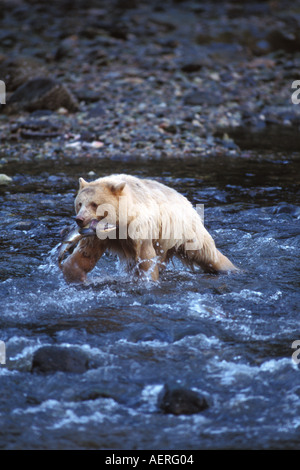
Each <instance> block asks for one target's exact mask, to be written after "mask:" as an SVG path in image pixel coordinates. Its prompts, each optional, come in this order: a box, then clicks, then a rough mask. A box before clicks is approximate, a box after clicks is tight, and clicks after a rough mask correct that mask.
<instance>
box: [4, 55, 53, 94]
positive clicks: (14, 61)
mask: <svg viewBox="0 0 300 470" xmlns="http://www.w3.org/2000/svg"><path fill="white" fill-rule="evenodd" d="M47 73H48V72H47V70H46V67H45V66H44V64H42V62H41V61H40V60H38V59H35V58H33V57H14V58H8V59H6V60H4V61H3V62H1V70H0V80H3V81H4V82H5V85H6V90H7V91H15V90H16V89H17V88H18V87H20V86H21V85H23V84H24V83H25V82H26V81H27V80H29V79H33V78H36V77H40V76H47Z"/></svg>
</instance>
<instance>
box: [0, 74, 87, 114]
mask: <svg viewBox="0 0 300 470" xmlns="http://www.w3.org/2000/svg"><path fill="white" fill-rule="evenodd" d="M59 108H65V109H67V110H68V111H71V112H74V111H76V110H77V109H78V102H77V99H76V98H75V96H74V95H73V94H72V93H71V92H70V90H69V89H68V88H67V87H66V86H65V85H63V84H61V83H59V82H58V81H56V80H54V79H52V78H48V77H38V78H33V79H30V80H28V81H27V82H25V83H24V84H23V85H21V86H20V87H19V88H17V90H16V91H15V92H14V93H13V94H12V95H11V96H10V98H9V99H8V101H7V109H6V112H10V113H15V112H18V111H20V110H26V111H35V110H39V109H48V110H50V111H56V110H58V109H59Z"/></svg>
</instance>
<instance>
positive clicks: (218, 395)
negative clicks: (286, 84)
mask: <svg viewBox="0 0 300 470" xmlns="http://www.w3.org/2000/svg"><path fill="white" fill-rule="evenodd" d="M5 170H6V172H7V173H8V174H13V175H14V178H13V182H12V183H11V184H10V185H9V186H5V187H4V186H1V187H0V190H1V192H0V199H1V215H0V223H1V245H0V251H1V258H0V276H1V278H0V280H1V283H0V296H1V316H0V326H1V330H0V331H1V333H0V334H1V336H0V340H1V341H3V342H4V343H1V344H2V346H3V344H4V346H5V359H6V361H5V364H2V365H1V366H0V384H1V385H0V387H1V394H0V448H2V449H220V448H225V449H242V448H243V449H246V448H248V449H263V448H267V449H272V448H276V449H278V448H279V449H287V448H291V449H296V448H298V449H300V399H299V397H300V369H299V365H298V362H300V353H299V356H298V355H297V349H296V347H295V345H294V346H292V345H293V342H294V341H297V340H300V328H299V305H300V294H299V248H300V222H299V220H300V208H299V161H297V159H295V158H292V157H291V158H289V157H287V156H282V155H281V154H280V155H270V156H268V155H264V156H263V158H259V156H258V158H256V159H255V160H251V159H249V160H248V159H245V158H230V157H229V158H228V159H226V158H223V157H222V158H213V157H209V158H203V159H200V160H197V161H195V160H194V161H171V160H170V161H165V162H160V161H154V162H145V161H141V162H131V161H130V160H128V161H124V160H122V161H121V160H120V161H118V160H116V161H114V162H111V161H107V160H105V159H103V160H98V161H95V160H90V161H86V160H85V161H77V162H76V165H74V164H73V165H71V164H68V162H56V163H55V164H53V162H51V163H47V162H44V163H41V164H36V166H34V167H33V166H32V165H27V166H26V165H24V166H23V167H20V169H18V168H16V167H15V166H14V167H13V166H12V167H11V168H10V167H9V165H8V166H7V167H6V169H5ZM18 171H19V173H18ZM121 172H122V173H129V174H133V175H137V176H141V177H149V178H157V179H158V180H159V181H161V182H163V183H165V184H167V185H169V186H171V187H173V188H175V189H176V190H178V191H179V192H181V193H183V194H184V195H186V196H187V197H188V198H189V199H190V201H191V202H192V203H193V204H194V205H196V204H204V208H205V212H204V214H205V225H206V227H207V229H208V230H209V232H210V233H211V234H212V236H213V237H214V239H215V241H216V245H217V247H219V248H220V250H221V251H222V252H223V253H224V254H226V256H228V257H229V258H230V259H231V260H232V261H233V262H234V263H235V264H236V265H237V266H239V267H240V268H242V270H241V272H240V273H238V274H228V275H227V274H226V275H224V274H222V275H209V274H204V273H203V272H201V270H197V269H196V270H195V272H191V271H190V270H189V269H188V268H186V267H184V266H183V265H182V264H181V263H180V262H179V261H177V260H175V261H174V263H173V264H172V263H170V264H169V265H168V266H167V269H166V270H165V272H164V273H163V275H162V276H161V279H160V281H159V282H158V283H153V282H151V281H146V280H137V279H136V278H132V277H131V276H129V275H128V273H127V272H126V271H125V269H124V267H123V265H122V264H121V263H120V262H119V261H118V259H117V258H116V257H115V256H113V255H111V254H106V255H104V256H103V258H102V259H101V260H100V262H99V263H98V265H97V267H96V268H95V270H94V271H92V272H91V273H90V274H89V276H88V282H87V283H86V284H85V285H83V286H70V285H67V284H66V282H65V281H64V279H63V277H62V274H61V272H60V270H59V269H58V267H57V262H56V256H57V254H56V247H57V245H58V243H59V241H60V230H61V229H62V228H63V227H64V226H65V225H67V224H69V223H70V222H71V221H72V218H73V217H74V209H73V201H74V196H75V194H76V190H77V187H78V178H79V176H83V177H84V178H86V179H87V180H89V181H91V180H93V179H95V178H97V177H100V176H105V175H108V174H111V173H121ZM299 344H300V343H299ZM46 345H48V346H51V345H60V346H65V347H70V348H76V349H77V350H80V351H83V352H85V353H86V354H87V356H88V357H89V360H90V363H91V364H92V365H91V367H89V368H88V369H87V370H86V371H84V372H83V373H81V374H76V373H69V372H63V371H60V370H58V371H53V372H52V373H49V374H39V373H35V372H31V364H32V357H33V354H34V353H35V351H37V350H38V349H39V348H41V347H42V346H46ZM2 359H3V354H2ZM298 359H299V360H298ZM2 362H3V360H2ZM165 384H168V385H170V386H178V387H184V388H186V389H189V390H193V391H196V392H198V393H199V394H201V395H202V396H203V397H205V399H206V401H207V403H208V408H206V409H205V410H203V411H201V412H199V413H195V414H190V415H189V414H180V415H174V414H168V413H164V412H163V411H162V410H161V409H160V407H159V406H158V397H159V394H160V392H161V391H162V389H163V387H164V385H165Z"/></svg>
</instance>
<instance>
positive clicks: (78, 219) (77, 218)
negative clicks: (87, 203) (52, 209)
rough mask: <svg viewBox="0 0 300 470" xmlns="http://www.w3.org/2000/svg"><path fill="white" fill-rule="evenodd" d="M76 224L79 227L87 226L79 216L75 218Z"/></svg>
mask: <svg viewBox="0 0 300 470" xmlns="http://www.w3.org/2000/svg"><path fill="white" fill-rule="evenodd" d="M75 222H76V223H77V225H78V226H79V227H84V226H85V225H86V224H85V223H84V218H83V217H82V216H81V215H77V216H76V217H75Z"/></svg>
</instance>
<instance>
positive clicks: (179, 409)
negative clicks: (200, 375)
mask: <svg viewBox="0 0 300 470" xmlns="http://www.w3.org/2000/svg"><path fill="white" fill-rule="evenodd" d="M158 406H159V408H160V409H161V410H162V411H163V412H164V413H171V414H174V415H181V414H185V415H189V414H194V413H199V412H200V411H203V410H205V409H206V408H208V403H207V401H206V399H205V398H204V397H202V396H201V395H200V394H199V393H197V392H194V391H193V390H189V389H187V388H184V387H176V388H169V386H168V385H165V386H164V388H163V390H162V391H161V392H160V394H159V396H158Z"/></svg>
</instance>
